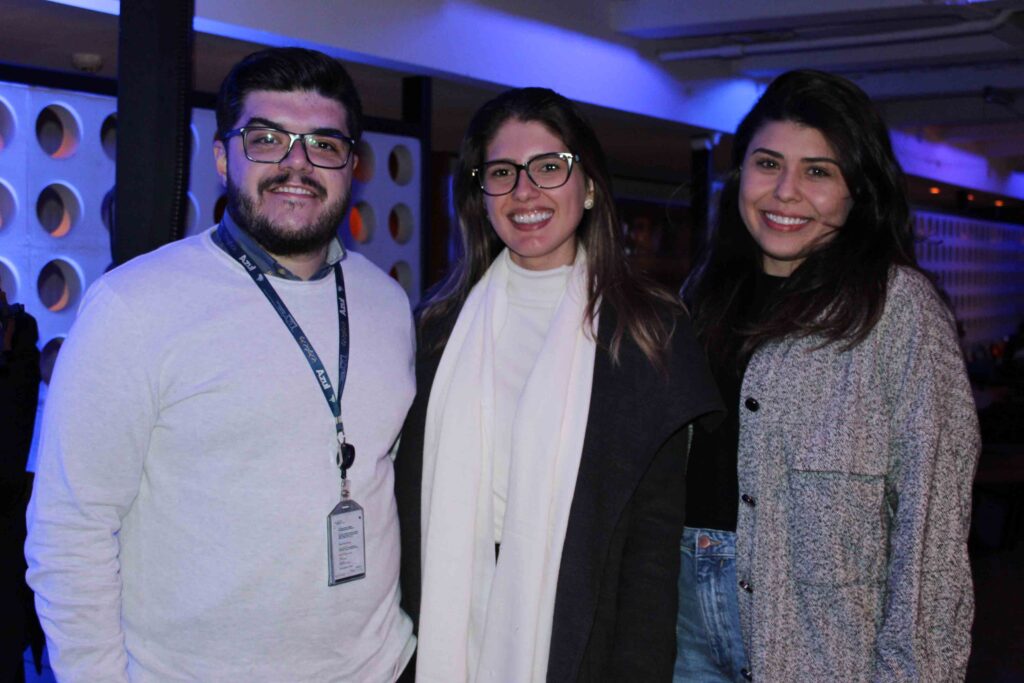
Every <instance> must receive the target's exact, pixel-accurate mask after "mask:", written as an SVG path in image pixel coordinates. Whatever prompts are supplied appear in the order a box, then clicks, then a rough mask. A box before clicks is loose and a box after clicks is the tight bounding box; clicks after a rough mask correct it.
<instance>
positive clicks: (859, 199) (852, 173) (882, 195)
mask: <svg viewBox="0 0 1024 683" xmlns="http://www.w3.org/2000/svg"><path fill="white" fill-rule="evenodd" d="M779 121H790V122H793V123H797V124H800V125H802V126H809V127H811V128H814V129H816V130H818V131H820V132H821V134H822V135H823V136H824V138H825V139H826V140H827V141H828V143H829V145H830V146H831V147H832V150H833V151H834V152H835V154H836V155H837V157H838V161H839V168H840V170H841V172H842V175H843V179H844V180H845V181H846V185H847V187H848V188H849V190H850V196H851V197H852V199H853V206H852V208H851V210H850V213H849V215H848V217H847V219H846V223H845V225H844V226H842V227H840V228H839V230H837V231H836V232H835V233H834V235H833V237H832V239H830V240H829V241H828V242H825V243H823V244H821V245H820V246H818V247H816V248H815V249H814V250H813V251H812V252H811V253H810V254H809V255H808V256H807V258H806V260H805V261H804V262H803V263H802V264H801V265H800V266H799V267H798V268H797V269H796V270H795V271H793V273H792V274H791V275H790V276H789V277H788V278H787V279H786V281H785V283H784V284H783V285H782V286H781V288H780V290H779V292H778V294H777V295H776V296H775V297H774V298H773V300H772V301H771V302H770V304H769V306H768V308H767V310H766V311H765V312H764V313H763V314H762V315H761V316H760V317H759V319H758V320H756V321H744V320H743V312H744V309H745V306H746V304H747V302H749V301H750V299H751V298H752V297H753V296H754V286H755V285H754V281H755V277H756V276H757V273H758V272H759V271H760V270H761V251H760V248H759V247H758V245H757V243H756V242H755V241H754V239H753V238H752V237H751V236H750V233H749V231H748V230H747V228H746V226H745V225H744V223H743V219H742V218H741V215H740V206H739V189H740V169H741V168H742V165H743V161H744V159H745V157H746V154H747V147H748V146H749V145H750V141H751V139H752V138H753V137H754V135H756V134H757V132H758V131H759V130H760V129H761V127H762V126H764V125H766V124H768V123H771V122H779ZM717 214H718V215H717V221H716V225H715V229H714V230H713V232H712V234H711V236H710V239H709V241H708V245H707V248H706V249H705V251H704V253H703V254H702V256H701V258H700V259H699V261H698V264H697V267H696V268H695V269H694V271H693V273H691V275H690V276H689V277H688V278H687V281H686V283H685V284H684V285H683V296H684V299H685V301H686V302H687V304H688V305H689V306H690V308H691V310H692V312H693V315H694V324H695V327H696V330H697V334H698V336H699V337H700V338H701V339H702V341H703V342H704V344H705V346H706V348H707V349H708V351H709V354H710V355H711V356H712V360H715V358H716V357H717V358H718V359H722V358H727V357H729V356H730V355H738V356H739V357H748V356H749V354H751V353H752V352H753V351H754V350H755V349H756V348H757V347H758V346H760V345H761V344H763V343H764V342H767V341H770V340H774V339H779V338H782V337H785V336H788V335H797V336H808V335H820V336H821V337H822V338H823V345H824V344H828V343H834V342H839V343H842V344H844V348H850V347H852V346H854V345H856V344H857V343H858V342H860V341H862V340H863V339H864V338H865V337H866V336H867V335H868V333H870V332H871V329H872V328H873V327H874V325H875V323H876V322H877V321H878V319H879V317H880V316H881V314H882V309H883V307H884V306H885V296H886V289H887V284H888V278H889V272H890V270H891V268H892V267H893V266H896V265H899V266H907V267H910V268H914V269H916V270H920V268H919V267H918V265H917V260H916V258H915V256H914V249H913V242H914V237H913V230H912V225H911V218H910V208H909V206H908V203H907V195H906V188H905V181H904V176H903V170H902V169H901V168H900V165H899V162H898V161H897V160H896V157H895V155H894V154H893V151H892V144H891V142H890V140H889V131H888V129H887V128H886V127H885V123H884V122H883V121H882V118H881V116H880V115H879V114H878V111H877V110H876V109H875V107H874V105H873V104H872V102H871V100H870V99H869V98H868V96H867V95H866V94H865V93H864V91H862V90H861V89H860V88H858V87H857V86H856V85H854V84H853V83H851V82H850V81H848V80H846V79H844V78H841V77H839V76H834V75H832V74H828V73H824V72H821V71H811V70H800V71H789V72H787V73H784V74H782V75H781V76H779V77H778V78H776V79H775V80H774V81H772V83H771V84H770V85H769V86H768V88H767V89H766V90H765V92H764V94H763V95H762V96H761V98H760V100H758V102H757V104H755V105H754V108H753V109H751V110H750V112H749V113H748V114H747V115H746V117H745V118H744V119H743V121H742V122H741V123H740V125H739V128H738V129H737V130H736V136H735V140H734V142H733V149H732V165H731V170H730V171H729V175H728V177H727V178H726V182H725V185H724V187H723V189H722V193H721V196H720V200H719V205H718V212H717Z"/></svg>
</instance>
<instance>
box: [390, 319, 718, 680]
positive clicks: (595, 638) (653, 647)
mask: <svg viewBox="0 0 1024 683" xmlns="http://www.w3.org/2000/svg"><path fill="white" fill-rule="evenodd" d="M455 317H456V316H455V315H452V316H450V317H449V318H448V319H446V320H440V321H437V323H436V324H433V325H431V326H430V327H429V328H428V329H425V330H423V331H422V334H421V338H420V348H421V349H429V348H431V347H432V346H434V345H435V344H434V342H435V341H436V340H437V339H438V338H439V335H441V334H445V335H446V334H447V333H448V332H449V331H450V330H451V328H452V327H453V326H454V324H455ZM614 326H615V315H614V312H613V311H611V310H610V308H609V307H607V306H606V307H605V308H604V309H602V311H601V316H600V325H599V331H598V349H597V357H596V359H595V362H594V380H593V389H592V391H591V400H590V413H589V416H588V419H587V430H586V434H585V437H584V443H583V453H582V457H581V459H580V469H579V474H578V475H577V479H576V490H575V493H574V495H573V501H572V507H571V508H570V512H569V524H568V528H567V530H566V537H565V543H564V545H563V547H562V561H561V566H560V569H559V576H558V586H557V588H556V593H555V608H554V623H553V625H552V634H551V651H550V655H549V660H548V676H547V678H548V681H549V682H556V681H557V682H562V681H603V680H607V681H631V682H635V681H670V680H671V679H672V668H673V662H674V660H675V621H676V607H677V598H676V595H677V580H678V574H679V537H680V535H681V533H682V528H683V510H684V491H685V486H684V477H685V472H686V452H687V430H686V425H688V424H689V423H690V422H692V421H693V420H694V419H696V418H698V417H701V416H704V415H710V414H712V413H716V414H717V413H718V412H719V411H721V403H720V400H719V398H718V392H717V390H716V389H715V386H714V383H713V380H712V378H711V374H710V372H709V371H708V368H707V364H706V361H705V357H704V352H703V350H702V349H701V348H700V347H699V346H698V345H697V342H696V341H695V340H694V337H693V334H692V332H691V330H690V324H689V320H688V319H686V318H685V317H679V318H678V319H677V321H676V330H675V334H674V335H673V340H672V347H671V353H670V355H669V364H668V374H667V376H666V375H665V374H664V373H662V372H661V371H659V370H657V369H655V368H654V367H652V365H651V364H650V363H649V362H648V360H647V358H646V357H645V356H644V355H643V353H642V352H641V351H640V349H639V347H637V346H636V345H635V344H634V343H633V342H632V340H629V339H628V337H627V339H626V340H625V341H624V343H623V345H622V348H621V350H620V362H619V364H618V365H613V364H612V362H611V357H610V355H609V354H608V352H607V348H608V340H609V339H610V337H611V332H612V331H613V330H614V329H615V328H614ZM440 359H441V353H440V352H435V353H429V352H421V353H419V354H418V355H417V361H416V386H417V394H416V398H415V400H414V401H413V404H412V407H411V408H410V410H409V415H408V417H407V418H406V422H405V427H404V429H403V430H402V442H401V446H400V448H399V451H398V457H397V459H396V461H395V472H396V473H395V495H396V498H397V500H398V515H399V522H400V524H401V529H402V574H401V584H402V607H403V609H405V611H406V612H407V613H408V614H409V615H410V616H411V617H412V619H413V622H414V624H416V626H417V628H418V624H419V606H420V584H421V576H420V565H421V557H420V512H421V508H420V498H421V486H420V482H421V476H422V472H423V434H424V425H425V421H426V412H427V402H428V399H429V397H430V389H431V386H432V384H433V381H434V374H435V373H436V372H437V366H438V363H439V362H440Z"/></svg>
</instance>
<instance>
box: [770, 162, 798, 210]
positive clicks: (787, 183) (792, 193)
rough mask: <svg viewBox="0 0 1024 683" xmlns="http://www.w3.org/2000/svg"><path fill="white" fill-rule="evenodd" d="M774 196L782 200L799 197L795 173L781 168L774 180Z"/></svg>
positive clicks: (792, 199) (795, 199) (787, 200)
mask: <svg viewBox="0 0 1024 683" xmlns="http://www.w3.org/2000/svg"><path fill="white" fill-rule="evenodd" d="M775 198H776V199H778V200H779V201H783V202H793V201H797V200H798V199H800V187H799V179H798V176H797V173H796V172H795V171H793V170H791V169H783V170H782V172H781V173H779V175H778V177H777V178H776V181H775Z"/></svg>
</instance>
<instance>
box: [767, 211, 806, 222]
mask: <svg viewBox="0 0 1024 683" xmlns="http://www.w3.org/2000/svg"><path fill="white" fill-rule="evenodd" d="M764 215H765V218H767V219H768V220H770V221H771V222H772V223H781V224H782V225H800V224H801V223H806V222H807V221H808V220H810V219H809V218H795V217H790V216H780V215H779V214H777V213H768V212H767V211H765V212H764Z"/></svg>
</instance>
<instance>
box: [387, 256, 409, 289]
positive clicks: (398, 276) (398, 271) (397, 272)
mask: <svg viewBox="0 0 1024 683" xmlns="http://www.w3.org/2000/svg"><path fill="white" fill-rule="evenodd" d="M388 275H390V276H391V277H393V278H394V279H395V280H397V281H398V284H400V285H402V289H404V290H405V291H406V293H407V294H412V268H410V267H409V264H408V263H406V262H405V261H395V263H394V264H393V265H392V266H391V270H389V271H388Z"/></svg>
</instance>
